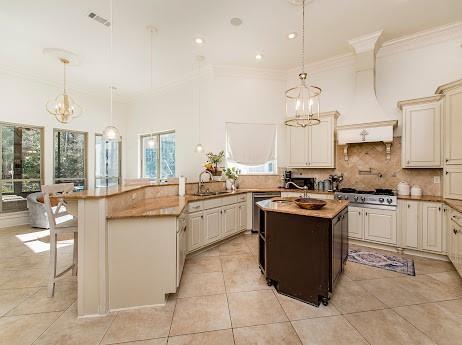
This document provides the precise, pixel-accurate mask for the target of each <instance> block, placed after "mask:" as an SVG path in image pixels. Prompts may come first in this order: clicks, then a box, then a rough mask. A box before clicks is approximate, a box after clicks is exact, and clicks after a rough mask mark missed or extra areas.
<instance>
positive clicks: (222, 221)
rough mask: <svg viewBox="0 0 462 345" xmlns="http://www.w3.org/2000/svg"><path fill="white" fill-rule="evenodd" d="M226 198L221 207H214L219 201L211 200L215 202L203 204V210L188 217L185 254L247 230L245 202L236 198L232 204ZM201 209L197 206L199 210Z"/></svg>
mask: <svg viewBox="0 0 462 345" xmlns="http://www.w3.org/2000/svg"><path fill="white" fill-rule="evenodd" d="M244 195H245V194H244ZM227 198H228V200H227V201H226V202H225V201H223V204H224V205H223V206H220V207H216V206H217V205H220V204H221V203H220V201H219V200H215V199H211V200H215V201H214V202H209V203H204V205H203V206H204V207H203V208H205V210H203V211H199V212H193V213H190V214H189V215H188V229H187V252H191V251H195V250H197V249H200V248H202V247H205V246H207V245H209V244H211V243H214V242H217V241H219V240H221V239H223V238H225V237H228V236H232V235H233V234H235V233H237V232H239V231H243V230H246V229H247V203H246V201H244V202H239V201H240V199H239V198H236V201H235V202H234V203H233V202H232V201H233V200H231V201H230V200H229V198H230V197H229V196H228V197H227ZM223 200H224V199H223ZM196 203H198V202H196ZM212 205H213V206H212ZM207 206H208V207H209V208H208V209H207ZM211 206H212V207H211ZM201 207H202V206H201V205H199V206H198V208H199V209H201Z"/></svg>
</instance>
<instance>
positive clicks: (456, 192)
mask: <svg viewBox="0 0 462 345" xmlns="http://www.w3.org/2000/svg"><path fill="white" fill-rule="evenodd" d="M443 186H444V197H445V198H448V199H459V200H460V199H462V165H445V167H444V175H443Z"/></svg>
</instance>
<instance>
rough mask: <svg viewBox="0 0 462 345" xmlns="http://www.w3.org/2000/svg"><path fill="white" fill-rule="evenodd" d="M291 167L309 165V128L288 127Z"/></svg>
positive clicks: (289, 163) (289, 164)
mask: <svg viewBox="0 0 462 345" xmlns="http://www.w3.org/2000/svg"><path fill="white" fill-rule="evenodd" d="M287 130H288V139H289V140H288V151H289V152H288V155H289V162H288V166H289V167H306V166H308V140H307V133H308V128H301V127H288V129H287Z"/></svg>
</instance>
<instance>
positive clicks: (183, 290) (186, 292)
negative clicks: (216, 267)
mask: <svg viewBox="0 0 462 345" xmlns="http://www.w3.org/2000/svg"><path fill="white" fill-rule="evenodd" d="M222 293H225V283H224V281H223V273H221V272H211V273H200V274H194V273H192V274H190V273H186V274H184V275H183V277H182V278H181V284H180V289H179V291H178V293H177V298H184V297H197V296H206V295H216V294H222Z"/></svg>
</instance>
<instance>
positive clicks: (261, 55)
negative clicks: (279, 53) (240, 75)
mask: <svg viewBox="0 0 462 345" xmlns="http://www.w3.org/2000/svg"><path fill="white" fill-rule="evenodd" d="M255 59H256V60H258V61H260V60H262V59H263V54H260V53H258V54H257V55H255Z"/></svg>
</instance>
